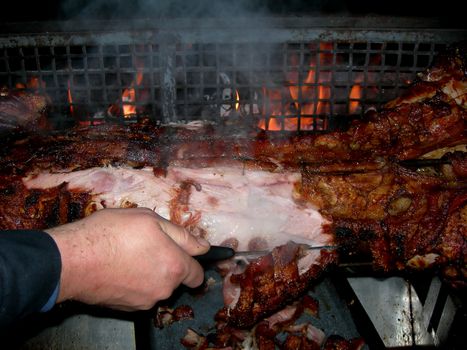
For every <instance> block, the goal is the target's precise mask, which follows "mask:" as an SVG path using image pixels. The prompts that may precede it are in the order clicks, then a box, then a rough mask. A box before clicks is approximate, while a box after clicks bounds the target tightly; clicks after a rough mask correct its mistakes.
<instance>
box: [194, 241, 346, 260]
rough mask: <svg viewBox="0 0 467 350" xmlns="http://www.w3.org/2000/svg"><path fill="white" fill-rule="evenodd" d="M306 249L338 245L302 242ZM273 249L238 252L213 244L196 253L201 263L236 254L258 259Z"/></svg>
mask: <svg viewBox="0 0 467 350" xmlns="http://www.w3.org/2000/svg"><path fill="white" fill-rule="evenodd" d="M302 246H303V247H304V248H305V249H312V250H321V249H337V247H336V246H332V245H324V246H310V245H307V244H302ZM270 252H271V250H252V251H239V252H236V251H235V250H233V249H232V248H229V247H221V246H216V245H212V246H211V248H210V249H209V250H208V252H207V253H204V254H202V255H196V256H194V257H193V258H195V259H196V260H197V261H198V262H199V263H201V264H208V263H214V262H217V261H222V260H227V259H230V258H232V257H234V256H235V258H243V259H246V260H253V259H257V258H259V257H261V256H264V255H267V254H269V253H270Z"/></svg>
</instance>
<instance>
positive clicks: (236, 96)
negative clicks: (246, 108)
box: [235, 90, 240, 111]
mask: <svg viewBox="0 0 467 350" xmlns="http://www.w3.org/2000/svg"><path fill="white" fill-rule="evenodd" d="M239 108H240V94H239V93H238V90H235V110H236V111H238V109H239Z"/></svg>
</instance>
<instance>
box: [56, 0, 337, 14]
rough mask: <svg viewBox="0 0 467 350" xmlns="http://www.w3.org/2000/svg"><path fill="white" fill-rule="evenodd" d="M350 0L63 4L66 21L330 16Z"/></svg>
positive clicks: (74, 0)
mask: <svg viewBox="0 0 467 350" xmlns="http://www.w3.org/2000/svg"><path fill="white" fill-rule="evenodd" d="M345 3H346V0H314V1H303V0H287V1H277V0H94V1H93V0H63V1H62V2H61V4H60V12H61V17H62V18H64V19H120V18H127V19H128V18H132V19H145V18H155V19H157V18H174V17H179V18H207V17H231V16H241V17H256V16H262V15H271V14H278V15H280V14H291V13H297V14H298V13H303V12H317V11H320V12H323V11H324V12H327V11H328V10H329V9H334V10H339V9H342V8H343V7H345V6H346V5H345Z"/></svg>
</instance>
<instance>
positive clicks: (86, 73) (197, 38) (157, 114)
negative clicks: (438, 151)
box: [0, 21, 465, 131]
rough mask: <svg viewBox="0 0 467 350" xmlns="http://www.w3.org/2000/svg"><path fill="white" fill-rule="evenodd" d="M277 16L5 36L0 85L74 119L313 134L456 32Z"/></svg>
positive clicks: (397, 82) (370, 102)
mask: <svg viewBox="0 0 467 350" xmlns="http://www.w3.org/2000/svg"><path fill="white" fill-rule="evenodd" d="M276 22H277V23H275V24H274V23H273V25H272V26H271V23H268V28H269V29H265V28H263V27H262V26H260V28H259V29H258V28H257V27H255V28H251V24H250V27H249V28H242V27H241V26H240V28H242V29H239V26H238V25H237V26H234V27H233V28H232V27H229V26H227V27H226V26H225V25H222V24H219V23H210V25H209V26H206V25H205V27H202V28H201V29H199V28H197V27H193V24H191V23H189V24H187V23H179V25H177V24H176V23H175V24H172V26H173V27H175V28H173V27H170V26H169V27H164V26H162V27H161V28H152V29H150V30H146V29H138V30H119V31H115V30H112V31H108V30H107V31H94V32H91V33H89V31H88V32H85V33H82V32H77V33H73V32H67V31H64V32H60V33H55V34H44V33H39V34H30V33H28V34H15V35H9V36H5V37H3V38H0V85H5V86H8V87H14V86H17V85H18V84H22V85H27V84H29V85H31V84H32V85H35V86H37V87H38V88H39V89H41V90H44V91H45V92H46V93H47V94H48V95H49V96H50V98H51V100H52V104H51V106H52V107H51V112H52V113H55V114H56V115H65V116H68V117H71V118H74V119H79V120H96V119H100V118H113V119H115V118H117V119H119V118H122V119H124V120H133V119H135V118H138V117H141V116H144V117H149V118H151V119H154V120H156V121H160V122H163V123H167V122H186V121H191V120H199V119H202V120H213V121H218V120H219V119H220V118H221V119H226V118H250V119H251V120H252V121H254V122H255V123H258V125H260V126H261V127H263V128H264V129H281V130H291V131H296V130H313V131H323V130H332V129H335V128H337V127H339V126H340V125H341V123H343V122H344V123H345V122H346V121H348V120H350V119H352V117H358V116H360V115H361V114H362V112H363V111H364V110H366V109H367V108H369V107H372V106H374V107H377V108H379V107H381V106H382V105H383V104H384V103H385V102H387V101H388V100H391V99H393V98H395V97H396V96H399V95H400V94H401V92H402V91H403V90H404V89H405V88H406V87H407V84H408V83H410V82H412V81H413V80H414V79H415V77H416V74H417V73H418V72H420V71H423V70H424V69H426V68H427V67H428V66H430V65H431V64H432V62H433V58H434V56H435V55H436V54H438V53H439V52H440V51H442V50H444V49H445V48H446V46H447V45H449V44H450V43H452V42H453V41H456V40H459V39H460V38H462V37H463V36H464V35H465V32H463V31H459V30H457V31H456V30H452V31H446V30H444V31H434V30H428V29H426V28H424V29H417V30H414V29H411V30H410V31H409V30H405V31H403V30H400V29H399V28H398V29H397V30H395V29H393V30H392V31H388V30H387V29H381V28H379V29H375V30H369V29H368V28H365V29H361V30H358V29H355V28H351V29H350V28H342V27H340V26H339V23H337V24H336V23H334V26H336V28H335V29H333V30H330V29H329V28H322V27H321V26H319V25H318V26H311V25H310V24H309V23H312V22H308V21H302V22H300V23H298V24H296V23H295V24H294V26H292V25H291V24H290V23H289V22H287V21H286V23H285V24H284V21H276ZM386 24H387V23H386ZM373 25H374V24H373ZM331 29H332V28H331ZM399 39H400V40H399Z"/></svg>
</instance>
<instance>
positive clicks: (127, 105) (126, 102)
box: [122, 69, 143, 118]
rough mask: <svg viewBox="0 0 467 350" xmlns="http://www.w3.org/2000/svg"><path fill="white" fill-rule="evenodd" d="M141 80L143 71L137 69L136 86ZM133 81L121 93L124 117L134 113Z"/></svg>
mask: <svg viewBox="0 0 467 350" xmlns="http://www.w3.org/2000/svg"><path fill="white" fill-rule="evenodd" d="M142 82H143V71H142V69H138V71H137V73H136V86H140V85H141V83H142ZM134 86H135V81H133V82H132V83H131V85H130V87H129V88H127V89H125V90H124V91H123V94H122V102H123V115H124V116H125V118H127V117H129V116H131V115H135V114H136V105H135V102H136V91H135V88H134Z"/></svg>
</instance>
